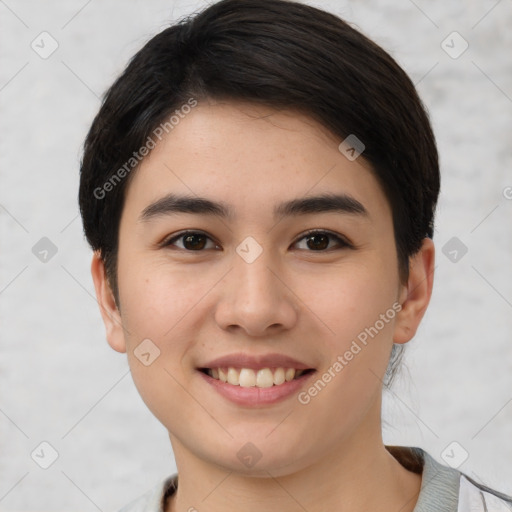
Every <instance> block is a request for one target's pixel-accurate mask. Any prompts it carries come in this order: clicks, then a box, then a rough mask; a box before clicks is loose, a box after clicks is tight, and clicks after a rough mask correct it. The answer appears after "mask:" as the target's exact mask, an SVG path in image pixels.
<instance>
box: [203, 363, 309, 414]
mask: <svg viewBox="0 0 512 512" xmlns="http://www.w3.org/2000/svg"><path fill="white" fill-rule="evenodd" d="M198 372H199V374H200V375H201V377H203V379H204V380H205V381H206V382H207V383H208V384H210V385H211V386H213V388H214V389H215V390H216V391H218V392H219V393H220V394H221V395H222V396H223V397H225V398H227V399H228V400H231V401H232V402H234V403H235V404H237V405H245V406H250V407H257V406H261V405H270V404H275V403H277V402H281V401H282V400H285V399H286V398H288V397H290V396H291V395H293V394H295V393H297V392H298V391H299V389H300V388H301V387H303V386H304V384H305V383H306V382H307V381H308V380H309V379H310V377H311V376H312V375H314V374H315V373H316V371H313V372H310V373H307V374H305V375H302V376H301V377H299V378H298V379H293V380H290V381H288V382H284V383H283V384H279V385H278V386H271V387H268V388H258V387H256V386H252V387H248V388H245V387H242V386H234V385H233V384H229V383H227V382H222V381H221V380H218V379H214V378H213V377H210V376H209V375H206V374H205V373H203V372H201V371H199V370H198Z"/></svg>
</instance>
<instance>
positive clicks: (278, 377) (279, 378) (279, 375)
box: [274, 368, 285, 386]
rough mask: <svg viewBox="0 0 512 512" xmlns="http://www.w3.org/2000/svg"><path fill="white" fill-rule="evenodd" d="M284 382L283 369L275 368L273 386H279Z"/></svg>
mask: <svg viewBox="0 0 512 512" xmlns="http://www.w3.org/2000/svg"><path fill="white" fill-rule="evenodd" d="M284 381H285V377H284V368H276V371H275V372H274V384H275V385H276V386H279V384H282V383H283V382H284Z"/></svg>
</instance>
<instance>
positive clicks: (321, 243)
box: [307, 234, 329, 249]
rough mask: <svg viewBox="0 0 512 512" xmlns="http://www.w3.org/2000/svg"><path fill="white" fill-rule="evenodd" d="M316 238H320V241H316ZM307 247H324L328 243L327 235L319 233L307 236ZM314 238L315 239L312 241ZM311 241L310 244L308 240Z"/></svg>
mask: <svg viewBox="0 0 512 512" xmlns="http://www.w3.org/2000/svg"><path fill="white" fill-rule="evenodd" d="M318 239H322V241H320V242H319V241H318ZM307 240H308V242H307V243H308V247H309V248H310V249H325V248H326V247H327V246H328V245H329V238H328V236H327V235H323V234H320V235H310V236H308V239H307ZM314 240H316V241H314ZM312 241H313V243H312V244H311V245H310V242H312Z"/></svg>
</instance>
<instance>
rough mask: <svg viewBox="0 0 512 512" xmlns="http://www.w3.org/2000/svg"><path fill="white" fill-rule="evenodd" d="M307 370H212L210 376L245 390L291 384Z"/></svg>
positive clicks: (231, 368)
mask: <svg viewBox="0 0 512 512" xmlns="http://www.w3.org/2000/svg"><path fill="white" fill-rule="evenodd" d="M304 372H305V370H295V368H275V369H274V370H271V369H270V368H262V369H260V370H257V371H255V370H253V369H252V368H241V369H238V368H233V367H229V368H210V369H209V370H208V375H210V377H213V378H214V379H217V380H220V381H222V382H227V383H229V384H231V385H233V386H241V387H244V388H250V387H258V388H270V387H272V386H279V385H281V384H283V383H284V382H290V381H291V380H293V379H294V378H298V377H300V376H301V375H302V374H303V373H304Z"/></svg>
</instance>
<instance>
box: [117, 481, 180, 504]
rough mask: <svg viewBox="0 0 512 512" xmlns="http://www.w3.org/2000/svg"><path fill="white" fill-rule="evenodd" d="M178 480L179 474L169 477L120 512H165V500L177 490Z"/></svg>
mask: <svg viewBox="0 0 512 512" xmlns="http://www.w3.org/2000/svg"><path fill="white" fill-rule="evenodd" d="M177 481H178V475H177V474H174V475H171V476H169V477H167V478H166V479H165V480H162V481H161V482H159V483H158V484H157V485H155V487H153V488H152V489H149V490H148V491H147V492H146V493H144V494H143V495H142V496H139V497H138V498H137V499H135V500H133V501H131V502H130V503H128V504H127V505H125V506H124V507H123V508H121V509H119V510H118V512H164V511H165V500H166V498H167V497H168V496H170V495H171V494H173V493H174V492H175V490H176V486H177Z"/></svg>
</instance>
